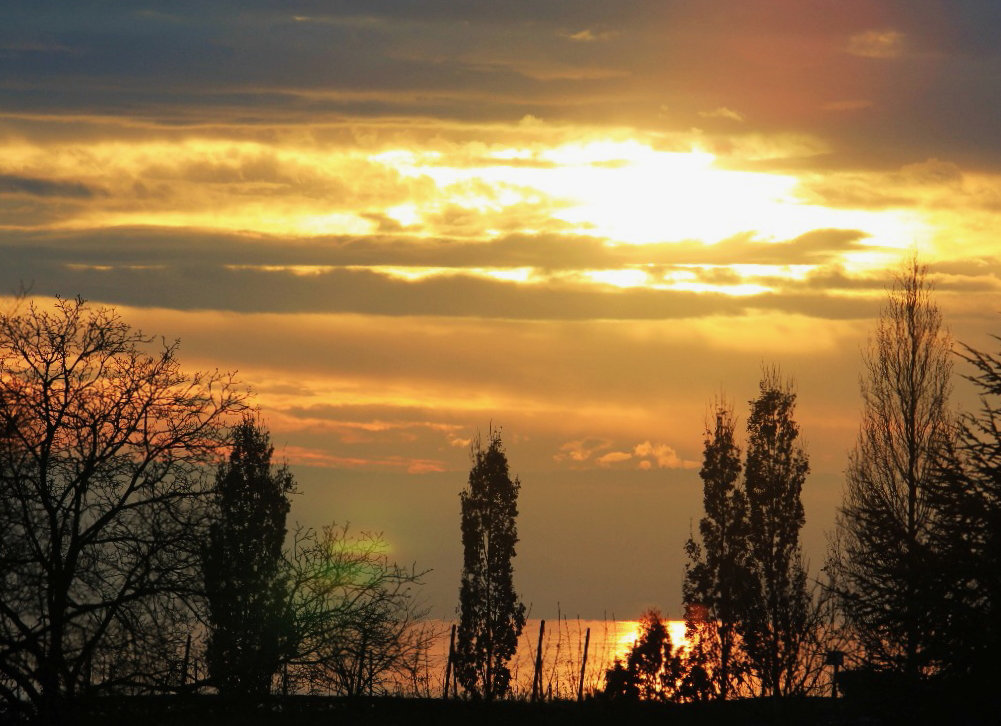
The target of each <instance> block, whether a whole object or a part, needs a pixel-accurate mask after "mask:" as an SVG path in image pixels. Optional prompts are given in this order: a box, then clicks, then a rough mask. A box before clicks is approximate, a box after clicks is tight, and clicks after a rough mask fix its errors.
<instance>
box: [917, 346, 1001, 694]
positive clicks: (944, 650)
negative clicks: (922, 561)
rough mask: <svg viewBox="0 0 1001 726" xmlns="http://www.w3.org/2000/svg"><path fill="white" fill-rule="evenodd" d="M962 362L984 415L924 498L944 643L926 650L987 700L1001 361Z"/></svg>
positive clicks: (999, 475)
mask: <svg viewBox="0 0 1001 726" xmlns="http://www.w3.org/2000/svg"><path fill="white" fill-rule="evenodd" d="M961 355H962V357H963V359H964V360H966V361H967V362H968V363H970V364H971V365H972V366H973V367H974V371H975V372H974V373H973V374H972V375H970V376H967V378H968V379H969V380H970V381H972V382H973V383H974V384H975V385H976V386H977V388H978V389H979V390H980V402H981V407H980V410H979V412H978V413H977V414H975V415H974V414H967V415H965V416H963V417H961V418H960V419H959V421H958V422H957V426H956V434H955V438H954V440H952V441H949V442H948V446H947V447H946V450H945V452H944V453H943V454H942V455H941V456H940V457H939V465H938V467H937V470H936V472H935V476H933V477H932V479H931V482H930V487H929V489H928V491H927V496H928V504H929V506H930V507H931V508H933V509H934V511H935V526H934V528H933V529H932V530H931V532H930V536H929V545H930V549H931V552H932V559H933V562H932V565H931V567H930V569H931V571H932V574H933V576H934V577H935V580H934V585H933V597H932V598H929V601H930V602H931V603H934V604H937V611H935V612H933V613H932V615H931V619H932V621H933V622H934V623H935V625H936V631H937V632H938V635H939V637H938V638H936V640H935V641H934V642H932V643H929V644H928V648H929V656H930V657H931V660H933V661H934V662H935V663H936V664H937V665H938V666H939V668H940V669H941V671H942V672H943V673H944V674H947V675H950V676H958V677H961V678H963V679H964V680H966V681H968V682H969V683H970V685H972V686H974V687H975V688H977V689H979V690H980V693H981V694H982V693H983V692H984V686H989V687H990V688H994V687H996V681H997V677H998V676H999V675H1001V660H999V653H1001V403H999V399H998V397H999V396H1001V359H999V358H998V357H997V356H996V355H991V354H988V353H983V352H980V351H978V350H974V349H973V348H970V347H968V346H964V352H963V353H962V354H961Z"/></svg>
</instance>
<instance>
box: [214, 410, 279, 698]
mask: <svg viewBox="0 0 1001 726" xmlns="http://www.w3.org/2000/svg"><path fill="white" fill-rule="evenodd" d="M273 452H274V447H273V446H272V445H271V439H270V436H269V435H268V432H267V430H266V429H265V428H264V426H263V425H262V424H261V423H259V422H258V421H256V420H255V419H254V418H253V417H251V416H245V417H244V419H243V420H242V421H241V422H240V423H239V424H238V425H237V426H236V427H235V428H234V430H233V437H232V449H231V451H230V454H229V458H228V460H227V461H225V462H223V463H222V464H221V465H220V467H219V470H218V473H217V475H216V486H215V492H214V497H215V510H216V513H215V517H214V521H213V522H212V523H211V525H210V527H209V532H208V541H207V544H206V547H205V549H204V554H203V570H204V577H205V591H206V596H207V599H208V606H209V608H208V615H209V640H208V651H207V659H208V666H209V674H210V676H211V678H212V680H213V682H214V683H215V685H216V687H217V688H218V689H219V691H220V693H222V694H224V695H237V696H249V697H262V696H266V695H267V694H268V693H269V692H270V688H271V680H272V678H273V676H274V674H275V673H276V672H277V671H278V667H279V665H280V663H281V658H282V650H283V647H284V641H285V640H286V633H285V630H286V629H287V628H288V625H287V624H286V623H285V622H284V619H283V617H282V613H283V612H284V605H285V586H284V577H283V574H282V570H283V558H282V545H283V544H284V541H285V531H286V530H285V519H286V516H287V515H288V511H289V507H290V504H289V499H288V497H289V494H290V493H292V492H293V491H294V490H295V479H294V478H293V477H292V474H291V472H289V470H288V468H287V467H285V466H281V467H277V468H276V467H274V466H272V464H271V457H272V454H273Z"/></svg>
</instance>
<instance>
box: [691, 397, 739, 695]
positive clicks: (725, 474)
mask: <svg viewBox="0 0 1001 726" xmlns="http://www.w3.org/2000/svg"><path fill="white" fill-rule="evenodd" d="M714 418H715V421H714V423H713V427H712V429H710V428H709V426H708V425H707V426H706V431H705V446H704V449H703V458H702V468H701V469H700V470H699V476H700V477H701V478H702V482H703V506H704V509H705V516H704V517H703V518H702V520H701V521H700V522H699V534H700V535H701V543H699V542H697V541H696V540H695V538H694V537H691V538H689V540H688V542H687V543H686V545H685V550H686V552H687V553H688V557H689V563H688V564H687V565H686V566H685V581H684V592H683V597H684V601H685V621H686V625H687V628H686V629H687V631H688V637H689V640H691V641H693V643H694V646H693V652H692V654H691V655H693V656H694V655H697V656H698V660H699V661H700V662H699V663H695V659H694V658H690V660H692V667H698V668H701V669H703V670H704V671H705V672H706V675H707V676H708V677H709V680H710V681H711V682H712V684H713V686H714V688H715V691H716V694H717V696H718V697H719V698H720V699H724V700H725V699H726V698H727V696H728V695H729V694H730V693H731V692H732V690H733V681H734V679H735V678H736V677H738V676H739V674H740V672H741V671H742V665H741V662H742V659H741V658H740V654H739V649H738V646H737V624H738V623H739V622H740V620H741V617H742V610H743V608H744V607H745V606H746V604H745V601H746V598H747V596H748V594H749V590H748V588H749V581H748V576H749V572H748V569H747V566H748V563H747V558H748V544H747V536H748V530H747V527H748V521H747V498H746V496H745V494H744V492H743V490H742V489H741V488H740V486H739V478H740V470H741V464H740V449H739V448H738V447H737V444H736V442H735V440H734V427H735V422H734V416H733V410H732V408H730V407H729V406H728V405H726V404H725V403H724V402H722V401H718V402H717V403H716V406H715V410H714Z"/></svg>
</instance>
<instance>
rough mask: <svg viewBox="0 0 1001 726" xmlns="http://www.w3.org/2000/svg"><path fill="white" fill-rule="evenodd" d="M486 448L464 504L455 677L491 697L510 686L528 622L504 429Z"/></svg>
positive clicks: (478, 449) (477, 694)
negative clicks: (520, 592)
mask: <svg viewBox="0 0 1001 726" xmlns="http://www.w3.org/2000/svg"><path fill="white" fill-rule="evenodd" d="M489 436H490V440H489V443H488V445H487V448H486V449H484V448H483V447H482V445H481V443H480V440H479V438H477V440H476V442H475V443H474V444H473V448H472V459H473V466H472V469H471V470H470V472H469V485H468V487H467V488H466V489H465V491H463V492H462V493H461V494H460V500H461V503H462V550H463V566H462V584H461V587H460V590H459V628H458V640H457V643H456V649H455V675H456V679H457V681H458V683H459V684H460V685H461V686H462V687H463V688H464V689H465V690H466V691H467V692H468V693H469V694H470V695H472V697H473V698H483V699H486V700H488V701H489V700H492V699H494V698H497V697H502V696H504V694H506V693H507V692H508V690H509V688H510V684H511V672H510V670H509V668H508V665H507V663H508V661H509V660H510V659H511V657H512V656H513V655H514V653H515V650H516V649H517V646H518V636H519V635H521V631H522V628H524V626H525V606H524V604H522V603H521V602H520V601H519V599H518V596H517V594H516V593H515V590H514V579H513V574H514V568H513V563H512V560H513V559H514V556H515V544H516V543H517V542H518V530H517V527H516V526H515V518H516V517H517V516H518V490H519V489H520V487H521V483H520V482H519V481H518V479H517V478H515V479H514V480H513V481H512V480H511V476H510V473H509V472H508V463H507V456H506V455H505V453H504V447H503V444H502V442H501V437H500V432H499V431H495V430H491V431H490V434H489Z"/></svg>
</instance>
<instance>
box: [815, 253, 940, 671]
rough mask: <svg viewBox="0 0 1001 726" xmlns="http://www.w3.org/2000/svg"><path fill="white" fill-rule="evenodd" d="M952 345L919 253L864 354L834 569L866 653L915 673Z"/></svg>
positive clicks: (929, 595)
mask: <svg viewBox="0 0 1001 726" xmlns="http://www.w3.org/2000/svg"><path fill="white" fill-rule="evenodd" d="M951 347H952V343H951V339H950V338H949V335H948V333H947V332H946V331H945V329H944V328H943V327H942V315H941V313H940V312H939V309H938V307H937V306H936V305H935V302H934V301H933V300H932V297H931V290H930V287H929V285H928V282H927V269H926V268H925V267H924V266H921V265H919V264H918V263H917V261H916V260H912V261H911V262H910V263H909V265H908V266H907V267H906V269H905V270H904V271H903V273H902V274H900V275H899V276H898V277H897V278H896V280H895V282H894V285H893V288H892V289H891V290H890V292H889V294H888V295H887V300H886V304H885V306H884V307H883V310H882V312H881V314H880V319H879V322H878V324H877V327H876V332H875V334H874V335H873V337H872V338H871V339H870V342H869V346H868V348H867V349H866V351H865V352H864V354H863V362H864V365H865V374H864V376H863V378H862V381H861V389H862V402H863V411H862V423H861V425H860V427H859V436H858V443H857V444H856V446H855V449H854V451H853V452H852V453H851V456H850V458H849V464H848V469H847V471H846V472H845V477H846V480H845V491H844V496H843V502H842V506H841V510H840V515H839V518H838V524H837V533H836V537H835V539H834V545H835V546H834V547H833V551H832V553H831V563H830V565H829V566H830V568H831V569H832V572H833V573H834V574H835V576H836V581H837V583H838V588H839V590H838V594H839V596H840V600H841V603H842V607H843V610H844V612H845V616H846V618H847V620H848V623H849V624H850V626H851V628H852V631H853V633H854V634H855V636H856V637H857V638H858V641H859V643H860V644H861V646H862V647H863V648H864V651H865V657H866V659H867V661H868V662H869V663H870V664H872V665H875V666H877V667H882V668H891V669H895V670H898V671H900V672H903V673H905V674H907V675H910V676H917V675H918V674H920V673H922V672H923V671H925V670H926V669H927V668H928V667H929V666H930V659H931V655H930V654H929V653H928V652H927V651H928V647H929V644H930V643H931V642H932V641H933V640H934V638H935V632H934V631H935V629H936V628H937V627H938V623H936V622H935V620H934V618H933V616H932V612H933V610H934V606H935V600H936V598H937V595H936V594H935V592H936V590H935V587H934V585H933V583H932V582H931V580H932V579H933V578H932V577H931V573H932V562H931V560H930V557H931V550H930V547H931V546H932V530H933V527H934V515H935V512H934V507H933V505H932V503H931V501H930V499H929V487H930V482H931V480H932V477H933V473H934V470H935V462H936V461H937V460H938V459H939V458H940V455H941V454H942V452H944V451H945V448H944V447H946V445H947V442H948V438H949V427H950V417H949V414H948V410H947V406H948V398H949V391H950V383H949V379H950V375H951V372H952V363H951V360H950V357H949V355H950V350H951Z"/></svg>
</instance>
